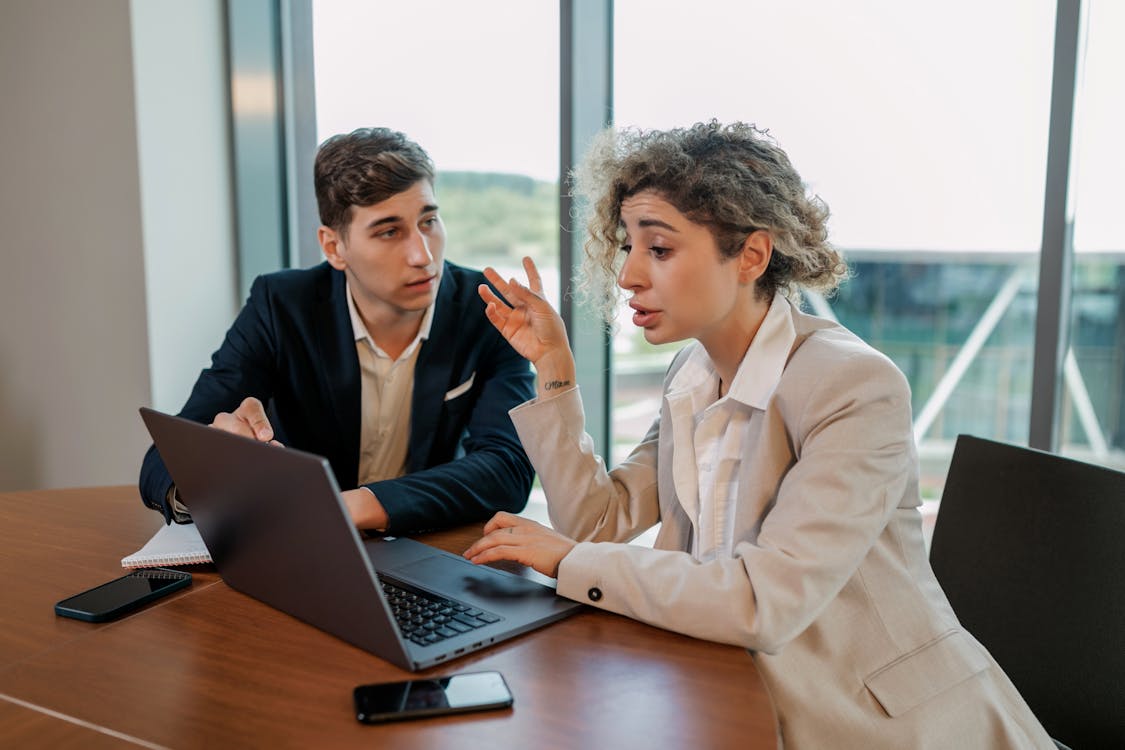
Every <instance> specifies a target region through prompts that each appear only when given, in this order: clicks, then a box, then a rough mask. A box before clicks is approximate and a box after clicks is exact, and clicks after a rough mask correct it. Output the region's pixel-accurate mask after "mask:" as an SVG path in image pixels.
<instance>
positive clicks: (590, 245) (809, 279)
mask: <svg viewBox="0 0 1125 750" xmlns="http://www.w3.org/2000/svg"><path fill="white" fill-rule="evenodd" d="M571 179H572V185H573V192H574V195H575V196H576V197H578V198H581V199H584V204H585V211H586V216H585V219H586V228H587V232H588V237H587V239H586V243H585V258H584V259H583V263H582V270H581V272H580V275H579V282H578V290H579V292H580V293H581V294H582V295H583V296H584V297H585V298H586V301H587V302H588V303H589V304H591V305H592V306H593V307H594V308H595V309H597V310H598V311H599V312H600V313H601V314H602V315H603V317H604V318H605V320H606V321H607V322H610V321H612V319H613V316H614V314H615V312H616V307H617V303H618V300H619V294H620V290H619V288H618V286H617V273H618V270H619V268H620V265H621V262H622V260H623V258H622V253H621V252H620V248H621V245H622V239H623V232H624V230H623V228H622V226H621V202H622V201H623V200H625V199H626V198H628V197H629V196H631V195H636V194H637V193H640V192H642V191H645V190H652V191H654V192H656V193H657V194H659V195H660V196H661V197H662V198H663V199H664V200H666V201H668V202H669V203H671V204H672V205H673V206H674V207H675V208H676V209H677V210H678V211H679V212H680V213H682V214H684V215H685V216H686V217H687V218H688V219H690V220H691V221H693V222H695V223H697V224H702V225H704V226H707V227H708V228H709V229H710V230H711V233H712V234H713V235H714V237H715V241H716V243H717V244H718V246H719V252H720V253H721V254H722V255H723V256H724V257H734V256H736V255H738V253H739V252H740V251H741V249H742V243H743V242H744V241H745V240H746V238H747V236H749V234H750V233H751V232H753V231H755V230H758V229H765V230H767V231H768V232H769V233H770V236H771V238H772V239H773V255H772V257H771V259H770V263H769V267H768V268H767V269H766V272H765V273H764V274H763V275H762V276H761V277H760V278H759V279H758V281H757V292H758V294H759V296H760V297H762V298H763V299H772V298H773V295H774V294H775V293H777V292H779V291H780V292H781V293H782V294H785V295H787V296H789V297H791V298H795V299H796V298H798V297H799V295H800V290H801V289H802V288H804V289H814V290H817V291H821V292H825V293H827V292H831V291H833V290H834V289H835V288H836V287H837V286H839V284H840V282H841V281H842V280H843V279H845V278H846V277H847V275H848V267H847V264H845V263H844V259H843V257H842V256H841V255H840V254H839V253H838V252H837V251H836V250H835V249H833V247H832V246H831V245H829V244H828V228H827V226H826V222H827V220H828V206H826V205H825V204H824V202H823V201H821V200H820V198H818V197H817V196H815V195H809V194H808V193H807V191H806V189H805V184H804V182H803V181H802V180H801V176H800V175H799V174H797V170H795V169H794V168H793V165H792V164H790V163H789V157H788V156H786V154H785V152H784V151H782V150H781V148H779V147H778V146H777V144H776V143H775V142H774V141H773V139H772V138H771V137H770V135H769V134H768V132H766V131H764V130H759V129H758V128H756V127H755V126H753V125H747V124H745V123H741V122H735V123H731V124H729V125H723V124H721V123H719V122H718V121H717V120H711V121H710V122H700V123H696V124H695V125H692V126H691V127H690V128H675V129H672V130H639V129H635V128H626V129H622V130H615V129H613V128H608V129H606V130H604V131H603V132H602V133H600V134H599V135H598V136H597V137H596V138H595V139H594V141H593V143H592V144H591V146H590V149H589V150H588V151H587V153H586V155H585V157H584V158H583V160H582V162H581V163H580V164H579V165H578V167H577V168H576V169H575V170H574V172H573V174H572V175H571Z"/></svg>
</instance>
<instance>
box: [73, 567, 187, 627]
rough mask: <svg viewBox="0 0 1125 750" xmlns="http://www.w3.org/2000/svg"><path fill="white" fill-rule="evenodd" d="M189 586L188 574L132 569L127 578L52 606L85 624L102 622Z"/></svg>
mask: <svg viewBox="0 0 1125 750" xmlns="http://www.w3.org/2000/svg"><path fill="white" fill-rule="evenodd" d="M190 583H191V573H185V572H183V571H180V570H169V569H168V568H147V569H144V570H134V571H133V572H132V573H130V574H129V575H126V576H121V577H120V578H117V579H114V580H112V581H110V582H109V583H103V584H102V585H101V586H96V587H94V588H92V589H89V590H88V591H83V592H82V593H81V594H75V595H74V596H71V597H68V598H66V599H63V600H62V601H61V602H59V603H58V604H56V605H55V614H56V615H62V616H63V617H73V618H75V619H77V620H86V621H87V622H104V621H106V620H112V619H113V618H115V617H119V616H121V615H123V614H125V613H126V612H128V611H129V610H132V609H136V608H137V607H139V606H141V605H142V604H145V603H147V602H151V601H152V600H153V599H158V598H160V597H162V596H164V595H165V594H170V593H172V592H173V591H175V590H177V589H182V588H183V587H185V586H187V585H188V584H190Z"/></svg>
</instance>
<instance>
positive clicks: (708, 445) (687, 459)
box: [664, 294, 794, 562]
mask: <svg viewBox="0 0 1125 750" xmlns="http://www.w3.org/2000/svg"><path fill="white" fill-rule="evenodd" d="M789 315H790V313H789V302H788V301H787V300H786V299H785V297H784V296H782V295H780V294H778V295H774V299H773V303H772V304H771V305H770V308H769V311H768V312H767V313H766V317H765V318H764V319H763V321H762V325H761V327H759V329H758V332H757V334H755V336H754V340H753V341H752V342H751V343H750V348H749V349H748V350H747V351H746V355H745V356H744V357H743V358H742V363H741V364H740V365H739V366H738V371H737V372H736V373H735V376H734V381H733V382H732V383H731V384H730V388H729V389H728V390H727V394H726V395H725V396H723V397H722V398H719V374H718V373H717V372H716V371H715V366H714V364H713V363H712V362H711V358H710V357H709V356H707V351H706V350H705V349H704V348H703V347H698V348H697V349H696V350H695V351H693V352H692V354H691V355H690V357H689V358H688V360H687V361H686V362H685V363H684V365H683V367H681V368H680V370H679V371H678V372H677V373H676V375H675V377H674V378H673V379H672V382H671V384H670V385H669V388H668V392H667V393H666V394H665V396H664V398H665V399H666V400H667V402H668V409H669V413H670V415H671V417H672V430H673V436H674V440H675V442H676V445H678V446H685V447H690V450H678V451H676V453H675V457H674V463H673V465H672V475H673V477H674V481H675V485H676V494H677V496H678V497H679V500H680V505H681V506H682V507H683V509H684V512H685V513H686V514H687V516H688V518H690V519H691V521H692V525H693V527H694V538H693V539H692V546H691V554H692V557H694V558H695V559H696V560H698V561H700V562H708V561H710V560H714V559H715V558H717V557H730V556H731V555H732V554H733V550H734V515H735V511H736V509H737V507H738V498H739V487H738V475H739V472H738V469H739V466H740V465H741V462H742V458H743V456H744V455H745V451H746V450H748V449H750V448H752V446H750V445H748V444H747V442H748V441H749V440H752V439H753V438H752V437H751V434H752V433H751V430H750V417H751V414H753V411H754V410H755V409H757V410H759V411H764V410H765V408H766V405H767V404H768V403H769V399H770V396H771V395H773V392H774V389H775V388H777V384H778V382H779V381H780V380H781V373H782V370H784V369H785V360H786V358H787V357H788V356H789V351H790V349H791V348H792V346H793V341H794V334H793V327H792V325H790V324H789Z"/></svg>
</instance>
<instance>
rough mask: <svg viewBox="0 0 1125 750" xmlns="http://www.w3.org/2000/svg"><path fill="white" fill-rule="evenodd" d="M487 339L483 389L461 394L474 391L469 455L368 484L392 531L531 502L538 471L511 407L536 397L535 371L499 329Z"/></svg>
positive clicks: (465, 443)
mask: <svg viewBox="0 0 1125 750" xmlns="http://www.w3.org/2000/svg"><path fill="white" fill-rule="evenodd" d="M482 278H483V277H482ZM473 293H474V294H475V288H474V292H473ZM482 315H483V313H482ZM489 330H490V331H491V329H489ZM485 338H486V340H487V341H489V342H490V344H489V345H488V349H487V351H486V352H485V354H484V355H483V356H482V357H481V359H480V360H479V362H478V365H477V370H476V378H477V379H478V380H479V382H480V391H479V395H476V390H475V388H474V389H473V391H472V392H470V393H467V394H465V395H463V396H461V398H471V397H473V396H474V395H475V396H476V401H475V403H474V404H473V406H472V411H471V413H470V415H469V418H468V421H467V423H466V427H465V435H464V438H463V440H462V442H461V448H463V450H464V455H461V456H459V457H457V458H454V459H453V460H451V461H447V462H444V463H440V464H437V465H434V466H430V467H429V468H425V469H422V470H419V471H414V472H411V473H409V474H407V475H405V476H402V477H398V478H397V479H389V480H385V481H381V482H373V483H371V484H369V485H366V486H367V487H368V488H370V490H371V491H372V492H373V493H374V494H375V496H376V497H377V498H378V499H379V502H380V503H382V505H383V507H384V508H385V509H386V511H387V515H388V517H389V518H390V526H389V528H388V529H387V531H389V532H394V533H404V532H406V531H417V530H422V529H429V528H437V527H441V526H450V525H455V524H462V523H466V522H469V521H480V520H484V519H487V518H490V517H491V516H492V515H493V514H495V513H496V512H497V511H501V510H505V511H509V512H511V513H518V512H520V511H521V510H523V508H524V506H525V505H526V504H527V496H528V493H529V492H530V491H531V482H532V478H533V477H534V470H533V469H532V468H531V462H530V461H529V460H528V458H527V454H526V453H525V452H524V449H523V446H522V445H521V444H520V440H519V437H518V435H517V434H516V430H515V427H514V426H513V425H512V420H511V417H509V416H508V411H509V410H510V409H511V408H513V407H514V406H516V405H517V404H519V403H521V402H523V401H526V400H527V399H529V398H531V397H532V396H533V395H534V393H535V385H534V376H533V375H532V373H531V369H530V367H529V366H528V363H527V360H525V359H524V358H523V357H521V356H520V355H519V354H517V353H516V352H515V350H514V349H512V348H511V346H509V345H508V343H507V342H506V341H504V340H503V339H502V338H501V337H500V336H499V334H495V332H494V331H492V332H491V333H490V334H486V337H485ZM439 406H441V405H439V404H433V405H430V407H428V408H435V409H436V408H439Z"/></svg>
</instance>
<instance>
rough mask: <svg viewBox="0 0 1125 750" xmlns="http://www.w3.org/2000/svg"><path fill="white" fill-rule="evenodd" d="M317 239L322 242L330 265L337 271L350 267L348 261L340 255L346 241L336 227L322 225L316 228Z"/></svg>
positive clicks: (321, 245) (321, 247) (321, 246)
mask: <svg viewBox="0 0 1125 750" xmlns="http://www.w3.org/2000/svg"><path fill="white" fill-rule="evenodd" d="M316 240H317V242H319V243H320V249H321V251H322V252H323V253H324V257H325V258H326V259H327V260H328V265H330V266H332V267H333V268H335V269H336V270H337V271H343V270H344V269H345V268H347V267H348V262H347V261H346V260H344V259H343V258H342V257H341V256H340V250H342V249H344V242H343V240H341V239H340V235H339V234H338V233H337V232H336V230H335V229H330V228H328V227H325V226H322V227H321V228H320V229H318V230H316Z"/></svg>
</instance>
